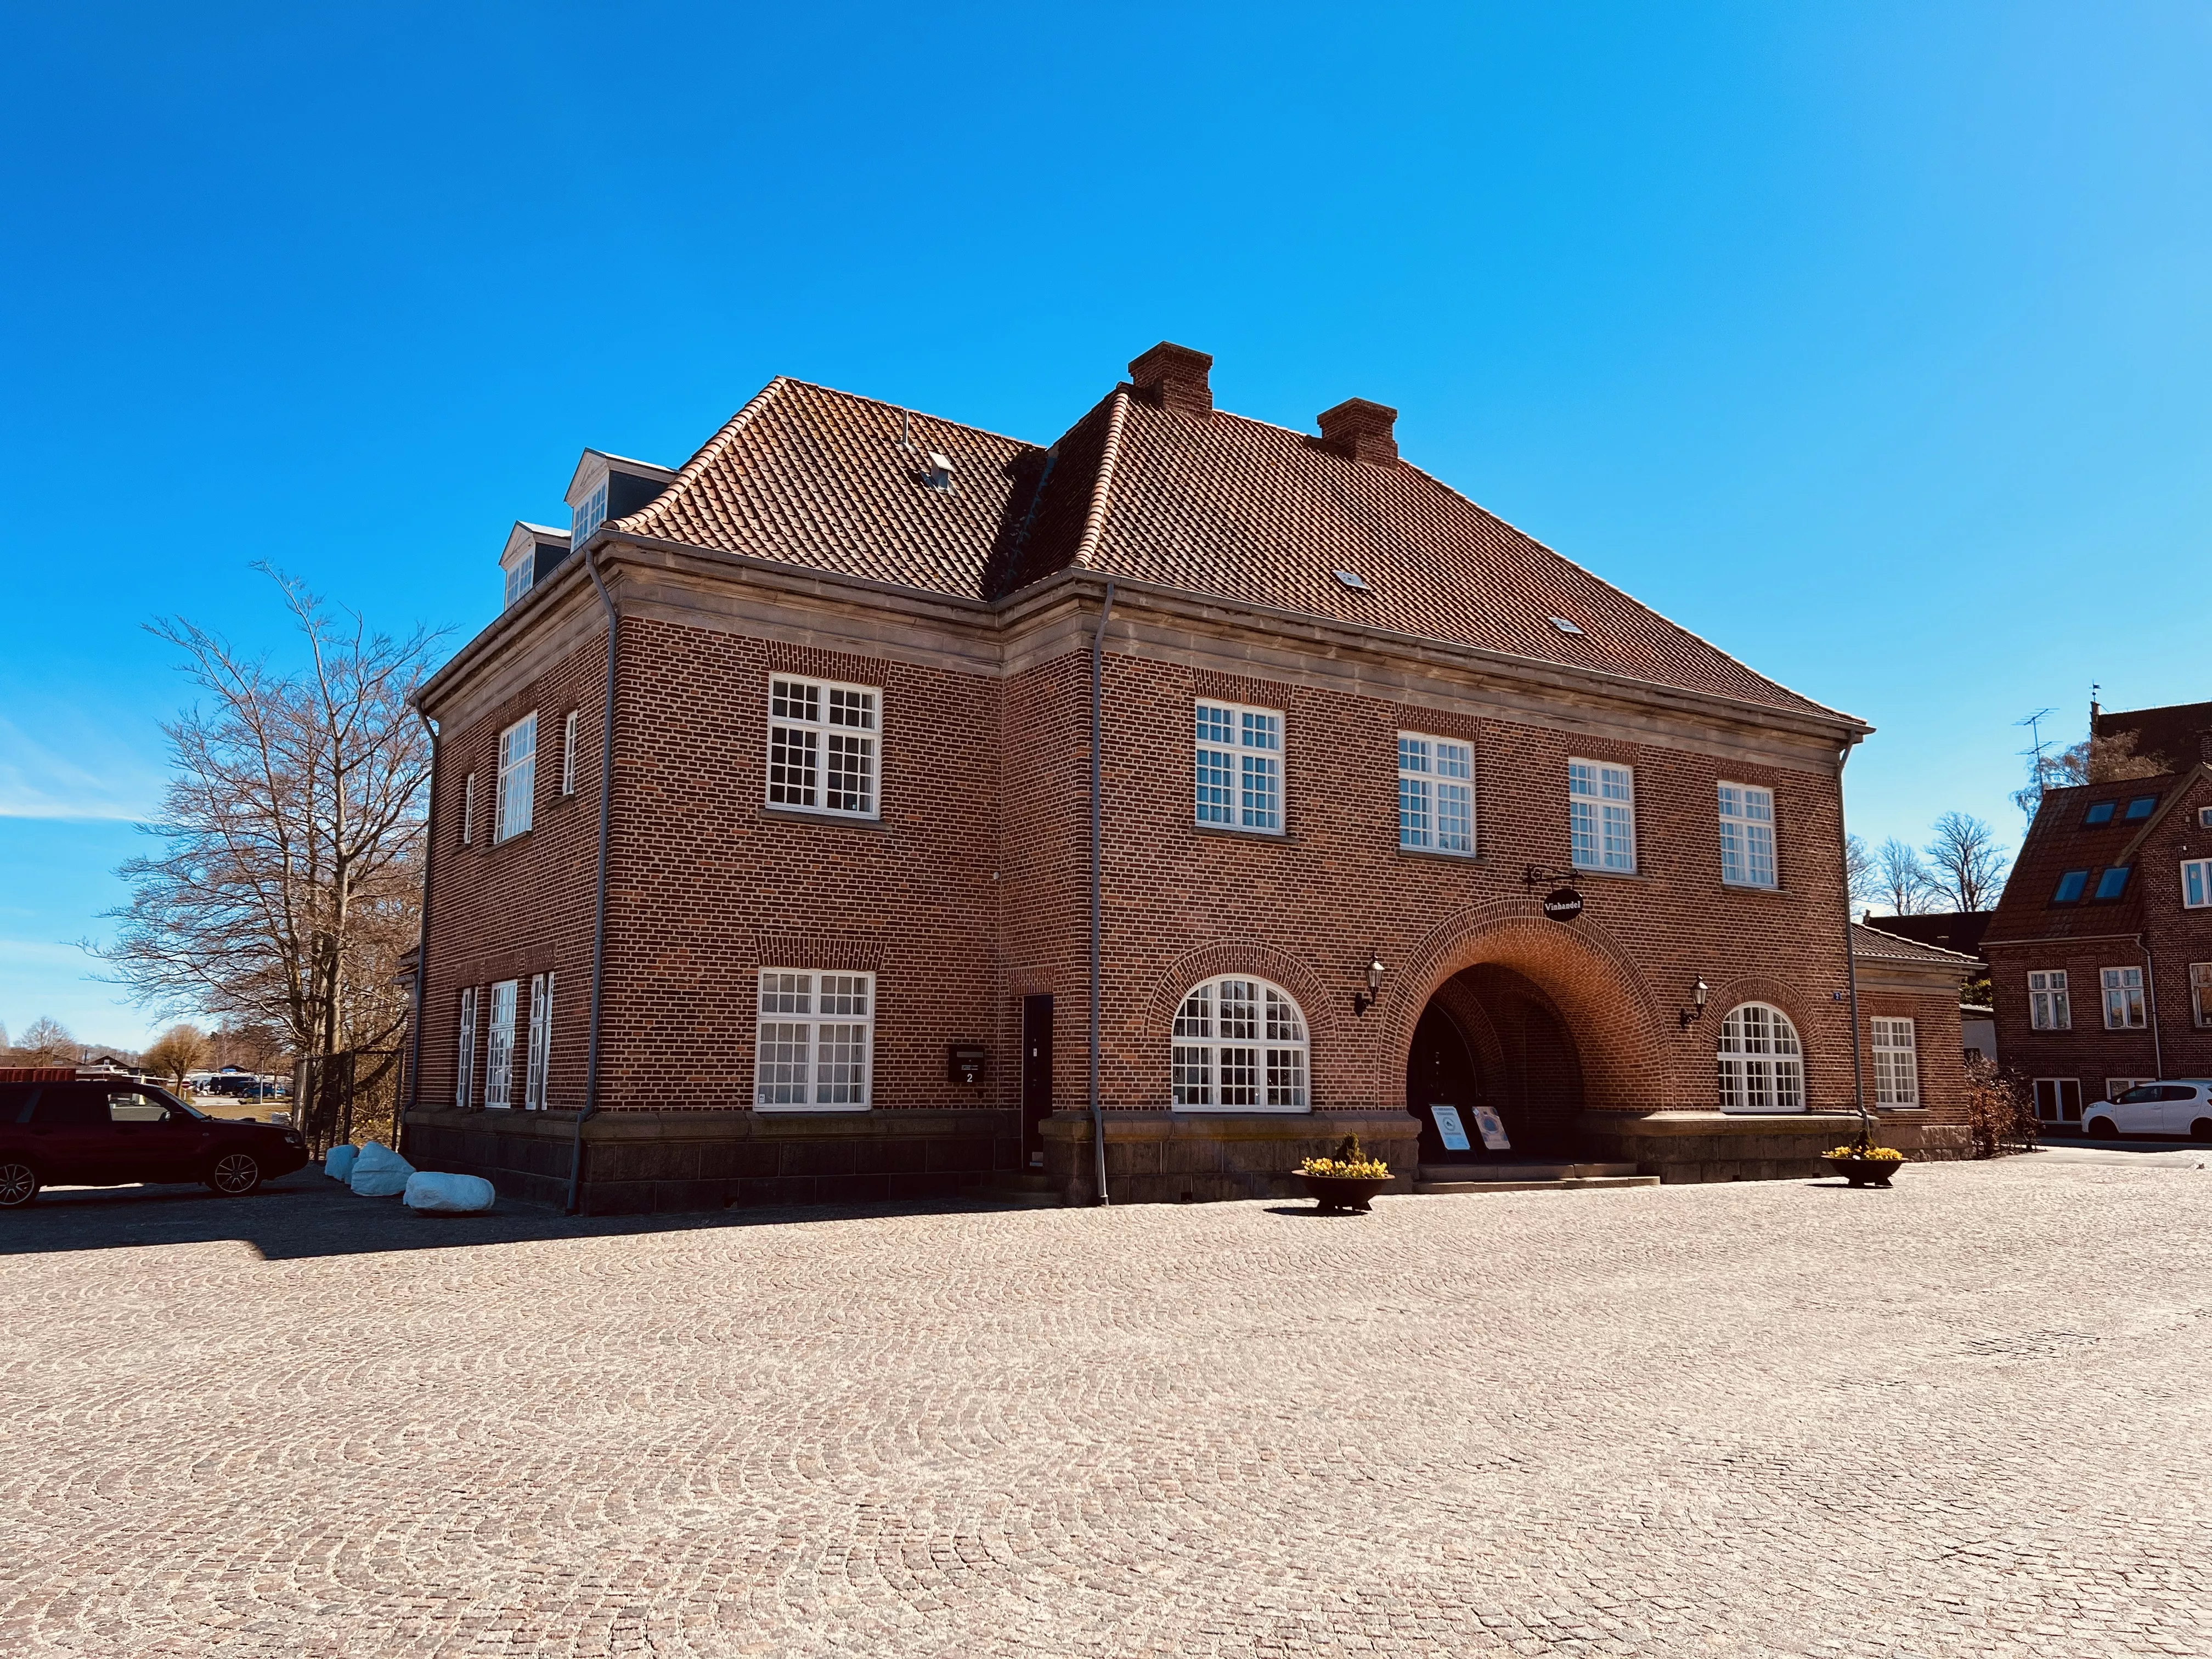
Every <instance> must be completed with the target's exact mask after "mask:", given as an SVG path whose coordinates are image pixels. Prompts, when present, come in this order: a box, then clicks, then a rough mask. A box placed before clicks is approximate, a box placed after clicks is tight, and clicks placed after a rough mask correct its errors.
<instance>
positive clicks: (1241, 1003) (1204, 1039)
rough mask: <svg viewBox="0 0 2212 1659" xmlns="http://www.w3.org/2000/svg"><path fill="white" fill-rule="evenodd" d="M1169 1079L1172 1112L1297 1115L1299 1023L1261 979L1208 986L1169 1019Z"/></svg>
mask: <svg viewBox="0 0 2212 1659" xmlns="http://www.w3.org/2000/svg"><path fill="white" fill-rule="evenodd" d="M1171 1072H1172V1075H1173V1079H1174V1083H1175V1103H1176V1107H1177V1108H1178V1109H1182V1110H1186V1111H1216V1112H1303V1111H1305V1110H1307V1109H1308V1107H1307V1104H1306V1021H1305V1016H1304V1014H1302V1013H1300V1012H1298V1005H1297V1003H1295V1002H1293V1001H1292V1000H1291V994H1290V993H1289V992H1288V991H1285V990H1284V989H1282V988H1281V987H1279V986H1274V985H1270V984H1268V983H1267V981H1265V980H1263V979H1244V978H1242V977H1240V976H1238V975H1234V974H1228V975H1223V976H1222V977H1221V978H1219V979H1209V980H1207V981H1206V982H1205V983H1204V984H1202V985H1197V986H1194V987H1192V988H1191V993H1190V994H1189V995H1188V996H1187V997H1185V998H1184V999H1183V1000H1182V1011H1181V1012H1179V1013H1177V1014H1176V1022H1175V1051H1174V1055H1173V1063H1172V1066H1171Z"/></svg>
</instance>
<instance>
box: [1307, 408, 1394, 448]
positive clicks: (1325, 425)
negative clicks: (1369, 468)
mask: <svg viewBox="0 0 2212 1659" xmlns="http://www.w3.org/2000/svg"><path fill="white" fill-rule="evenodd" d="M1397 424H1398V411H1397V410H1395V409H1390V408H1387V407H1385V406H1384V405H1383V404H1370V403H1369V402H1368V401H1367V399H1366V398H1346V399H1345V400H1344V401H1343V402H1342V403H1340V404H1338V405H1337V406H1336V407H1335V408H1334V409H1325V410H1322V413H1321V447H1322V448H1323V449H1326V450H1328V451H1329V452H1330V453H1332V454H1337V455H1341V456H1343V457H1344V458H1345V459H1346V460H1352V461H1374V462H1376V463H1378V464H1380V463H1384V462H1389V461H1395V460H1396V459H1398V440H1397V439H1396V438H1395V437H1394V436H1392V435H1391V429H1392V428H1394V427H1395V426H1396V425H1397Z"/></svg>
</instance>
